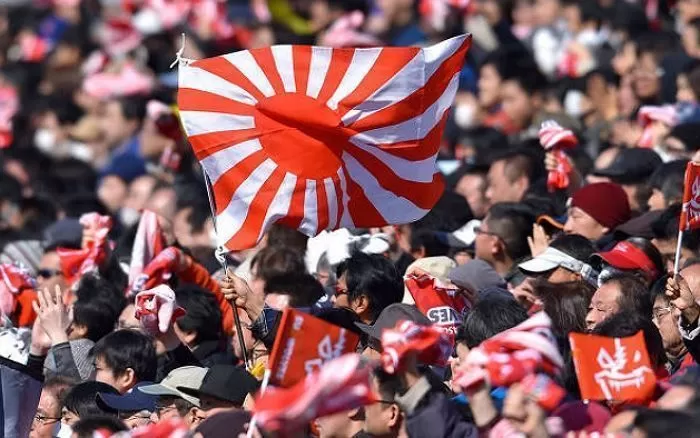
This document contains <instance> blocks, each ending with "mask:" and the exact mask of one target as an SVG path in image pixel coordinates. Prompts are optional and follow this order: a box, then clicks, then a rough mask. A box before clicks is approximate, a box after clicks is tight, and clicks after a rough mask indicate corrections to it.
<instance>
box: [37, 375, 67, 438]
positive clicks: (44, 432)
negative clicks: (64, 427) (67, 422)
mask: <svg viewBox="0 0 700 438" xmlns="http://www.w3.org/2000/svg"><path fill="white" fill-rule="evenodd" d="M72 386H73V382H72V381H70V380H68V379H66V378H64V377H53V378H51V379H47V380H46V381H45V382H44V386H43V387H42V388H41V396H40V397H39V404H38V405H37V408H36V414H34V421H32V428H31V431H30V432H29V438H53V437H54V436H56V434H55V431H56V429H57V428H58V427H59V426H60V422H61V407H62V405H63V398H64V397H65V396H66V394H67V393H68V391H70V389H71V387H72Z"/></svg>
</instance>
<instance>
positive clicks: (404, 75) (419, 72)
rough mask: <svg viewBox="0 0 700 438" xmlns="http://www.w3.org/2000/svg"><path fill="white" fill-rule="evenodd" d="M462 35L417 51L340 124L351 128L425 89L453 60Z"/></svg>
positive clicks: (346, 115) (462, 38)
mask: <svg viewBox="0 0 700 438" xmlns="http://www.w3.org/2000/svg"><path fill="white" fill-rule="evenodd" d="M464 38H466V36H465V35H462V36H460V37H455V38H451V39H449V40H447V41H443V42H441V43H439V44H436V45H434V46H431V47H427V48H425V49H422V50H421V51H419V52H418V53H417V54H416V56H414V57H413V59H411V60H410V61H409V62H408V63H407V64H406V65H405V66H404V67H403V68H402V69H401V70H399V71H398V73H396V75H394V77H393V78H391V79H389V80H388V81H387V82H386V83H385V84H384V85H382V86H381V87H379V88H378V89H377V91H375V92H374V93H373V94H372V95H371V96H369V97H368V98H367V99H365V100H364V101H363V102H362V103H360V104H359V105H357V106H356V107H355V108H353V109H352V110H350V111H348V112H347V113H346V114H345V115H344V116H343V119H342V120H343V124H345V126H347V125H350V124H352V123H354V122H356V121H358V120H362V119H364V118H365V117H367V116H370V115H372V114H374V113H375V112H377V111H379V110H381V109H384V108H386V107H388V106H390V105H393V104H395V103H397V102H400V101H402V100H403V99H405V98H407V97H408V96H410V95H411V94H413V93H414V92H416V91H417V90H419V89H420V88H422V87H424V86H425V84H426V83H427V82H428V80H429V79H430V78H431V77H432V75H433V74H435V72H436V71H437V69H438V68H439V67H440V65H442V63H443V62H445V60H446V59H447V58H449V57H450V56H452V55H453V54H454V53H455V52H456V51H457V49H459V47H460V46H461V45H462V43H463V42H464Z"/></svg>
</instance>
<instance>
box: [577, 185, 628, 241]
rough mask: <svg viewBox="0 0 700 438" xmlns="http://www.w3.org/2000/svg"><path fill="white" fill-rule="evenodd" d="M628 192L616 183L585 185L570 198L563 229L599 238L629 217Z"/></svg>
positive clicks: (590, 237) (587, 236)
mask: <svg viewBox="0 0 700 438" xmlns="http://www.w3.org/2000/svg"><path fill="white" fill-rule="evenodd" d="M630 215H631V211H630V205H629V201H628V200H627V194H626V193H625V191H624V190H623V189H622V187H620V186H619V185H617V184H613V183H608V182H602V183H594V184H589V185H587V186H584V187H583V188H581V189H579V190H577V191H576V192H575V193H574V195H573V196H572V197H571V199H570V200H569V214H568V219H567V221H566V224H564V231H565V232H566V233H567V234H580V235H581V236H583V237H585V238H587V239H589V240H598V239H600V238H601V237H603V236H604V235H605V234H607V233H608V232H610V231H612V230H613V229H614V228H615V227H617V226H618V225H622V224H623V223H625V222H627V221H628V220H629V219H630Z"/></svg>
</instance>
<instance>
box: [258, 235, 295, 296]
mask: <svg viewBox="0 0 700 438" xmlns="http://www.w3.org/2000/svg"><path fill="white" fill-rule="evenodd" d="M305 272H306V265H305V264H304V256H303V254H299V252H298V251H297V250H295V249H292V248H289V247H286V246H282V247H280V246H269V245H268V246H266V247H265V248H263V249H261V250H260V251H258V253H257V254H255V256H254V257H253V259H252V260H251V262H250V273H251V281H250V288H251V289H252V290H253V292H256V293H259V294H262V293H263V292H264V291H265V284H266V283H267V281H268V280H270V279H271V278H273V277H277V276H281V275H287V274H292V275H301V274H303V273H305Z"/></svg>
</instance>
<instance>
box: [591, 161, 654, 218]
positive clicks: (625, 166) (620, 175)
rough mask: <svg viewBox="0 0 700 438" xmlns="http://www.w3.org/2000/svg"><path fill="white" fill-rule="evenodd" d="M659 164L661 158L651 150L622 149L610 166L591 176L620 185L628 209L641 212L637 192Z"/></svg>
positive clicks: (596, 171)
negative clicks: (627, 203)
mask: <svg viewBox="0 0 700 438" xmlns="http://www.w3.org/2000/svg"><path fill="white" fill-rule="evenodd" d="M661 164H662V161H661V157H659V155H658V154H657V153H656V152H654V151H653V150H652V149H646V148H623V149H622V150H621V151H620V152H618V154H617V156H616V157H615V160H614V161H613V162H612V164H610V166H608V167H606V168H605V169H600V170H595V171H594V172H593V175H595V176H597V177H602V178H607V179H608V180H609V181H611V182H614V183H616V184H620V185H621V187H622V189H623V190H624V191H625V193H626V194H627V200H628V201H629V205H630V208H631V209H632V210H641V208H642V205H640V202H639V191H640V189H641V187H642V185H644V184H646V183H647V181H648V180H649V177H651V175H652V174H653V173H654V171H655V170H656V169H657V168H658V167H659V166H661ZM643 202H646V199H644V200H643Z"/></svg>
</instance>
